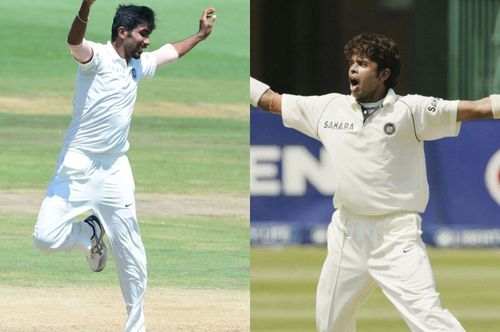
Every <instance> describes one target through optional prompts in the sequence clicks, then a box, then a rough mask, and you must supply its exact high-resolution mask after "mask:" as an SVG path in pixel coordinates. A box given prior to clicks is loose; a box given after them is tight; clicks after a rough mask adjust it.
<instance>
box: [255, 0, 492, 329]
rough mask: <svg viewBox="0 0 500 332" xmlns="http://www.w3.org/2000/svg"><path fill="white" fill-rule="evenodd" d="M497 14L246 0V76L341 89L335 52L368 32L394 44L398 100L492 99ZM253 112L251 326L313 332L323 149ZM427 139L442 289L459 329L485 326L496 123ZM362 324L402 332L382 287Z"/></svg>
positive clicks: (460, 5)
mask: <svg viewBox="0 0 500 332" xmlns="http://www.w3.org/2000/svg"><path fill="white" fill-rule="evenodd" d="M499 8H500V1H498V0H481V1H473V0H449V1H444V0H443V1H430V0H419V1H416V0H335V1H333V0H316V1H300V0H295V1H293V0H292V1H279V0H274V1H265V0H251V2H250V13H251V17H250V18H251V19H250V30H251V34H250V40H251V44H250V59H251V62H250V72H251V75H252V76H253V77H255V78H257V79H259V80H262V81H264V82H265V83H267V84H269V85H270V86H271V87H272V88H273V90H274V91H277V92H280V93H291V94H300V95H320V94H326V93H331V92H338V93H344V94H349V85H348V80H347V70H348V67H347V61H346V60H345V58H344V54H343V47H344V45H345V44H346V43H347V41H349V40H350V39H351V38H352V37H353V36H354V35H356V34H358V33H361V32H377V33H382V34H385V35H387V36H389V37H391V38H392V39H394V40H395V42H396V43H397V44H398V46H399V51H400V54H401V63H402V73H401V76H400V78H399V83H398V85H397V87H396V89H395V90H396V93H398V94H399V95H405V94H421V95H426V96H434V97H439V98H444V99H451V100H453V99H479V98H483V97H485V96H488V95H489V94H491V93H499V92H500V62H499V61H500V57H499V51H500V48H499V47H500V13H499ZM250 116H251V128H250V144H251V152H250V191H251V204H250V206H251V207H250V219H251V243H252V283H251V289H252V296H251V301H252V304H251V306H252V307H251V308H252V309H251V312H252V324H251V326H252V331H314V330H315V327H314V298H315V286H316V282H317V277H318V276H319V273H320V270H321V265H322V262H323V260H324V257H325V255H326V248H325V241H326V234H325V232H326V227H327V225H328V223H329V222H330V218H331V214H332V212H333V207H332V195H334V188H333V182H334V179H335V174H332V173H331V168H330V167H329V159H328V156H327V155H326V153H325V151H324V150H323V148H322V147H321V144H320V143H319V142H317V141H314V140H312V139H309V138H308V137H306V136H304V135H302V134H300V133H299V132H297V131H294V130H292V129H286V128H284V127H283V125H282V122H281V118H280V117H278V116H275V115H272V114H268V113H266V112H263V111H261V110H258V109H253V110H252V112H251V115H250ZM425 144H426V146H425V149H426V158H427V166H428V168H427V172H428V181H429V185H430V190H431V195H430V202H429V205H428V208H427V210H426V212H425V213H424V214H423V228H424V234H423V238H424V241H425V242H426V243H427V244H429V252H430V256H431V262H432V264H433V266H434V270H435V274H436V278H437V282H438V289H439V290H440V291H441V293H442V299H443V301H444V304H445V306H449V308H450V309H451V311H452V312H453V313H454V314H456V315H457V316H458V317H459V319H460V320H461V321H462V322H463V324H464V326H465V327H466V329H467V330H468V331H494V330H495V328H496V326H498V323H500V320H499V319H500V318H499V317H498V314H495V313H494V312H495V311H496V312H499V311H498V310H500V300H499V299H497V298H496V297H497V296H493V295H491V293H489V292H491V291H492V289H494V290H496V291H500V285H499V283H498V282H497V281H495V279H493V278H498V277H500V267H499V263H500V251H499V250H498V247H499V246H500V121H491V120H490V121H475V122H470V123H465V124H463V125H462V129H461V134H460V136H459V137H458V138H451V139H442V140H438V141H432V142H426V143H425ZM408 176H412V174H408ZM437 248H439V249H437ZM481 248H482V249H481ZM485 248H489V249H485ZM494 276H495V277H494ZM479 285H482V286H483V287H482V288H481V287H479ZM466 296H468V299H471V300H466ZM480 310H482V312H483V313H484V314H480V313H479V311H480ZM358 327H359V328H360V331H405V330H407V328H406V326H405V325H404V323H403V322H402V320H401V318H399V316H398V314H397V312H396V311H395V310H394V309H393V308H392V306H391V305H390V304H389V303H388V302H387V301H386V300H385V299H384V298H383V297H382V295H381V294H380V293H378V292H377V293H376V294H375V295H374V296H373V297H372V298H371V299H370V301H369V302H368V303H367V304H366V306H364V307H363V308H362V310H361V312H360V319H359V323H358Z"/></svg>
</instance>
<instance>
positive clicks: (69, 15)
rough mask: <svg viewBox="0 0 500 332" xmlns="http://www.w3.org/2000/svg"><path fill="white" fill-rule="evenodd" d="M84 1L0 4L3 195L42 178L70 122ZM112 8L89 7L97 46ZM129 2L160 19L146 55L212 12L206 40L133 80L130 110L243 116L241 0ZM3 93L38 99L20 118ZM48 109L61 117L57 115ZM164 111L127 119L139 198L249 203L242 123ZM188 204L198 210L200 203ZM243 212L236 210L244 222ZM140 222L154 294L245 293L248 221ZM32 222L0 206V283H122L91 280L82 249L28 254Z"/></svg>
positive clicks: (244, 19) (103, 276)
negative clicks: (176, 290) (73, 43)
mask: <svg viewBox="0 0 500 332" xmlns="http://www.w3.org/2000/svg"><path fill="white" fill-rule="evenodd" d="M80 3H81V1H77V0H68V1H56V0H47V1H34V2H33V1H28V0H19V1H16V2H15V3H14V2H9V1H2V2H0V20H1V21H2V29H0V39H1V40H2V42H3V43H4V45H6V47H3V48H1V49H0V57H1V58H2V61H3V65H2V66H1V67H0V77H2V80H0V149H1V151H2V152H1V153H0V190H7V189H13V190H19V189H22V190H31V189H34V190H40V191H41V190H44V189H45V188H46V186H47V184H48V182H49V180H50V177H51V175H52V172H53V169H54V167H55V162H56V160H57V155H58V153H59V150H60V147H61V143H62V138H63V136H64V133H65V131H66V128H67V127H68V124H69V121H70V116H71V96H72V94H73V84H74V80H75V73H76V68H77V64H76V62H75V61H74V60H73V59H72V57H71V55H70V54H69V51H68V48H67V46H66V36H67V33H68V30H69V27H70V24H71V22H72V20H73V18H74V17H75V14H76V12H77V10H78V8H79V6H80ZM120 3H122V1H103V0H97V1H96V3H95V4H94V6H93V7H92V12H91V15H90V23H89V25H88V30H87V35H86V37H87V39H90V40H93V41H96V42H102V43H105V42H106V41H107V40H108V39H109V38H110V27H111V20H112V17H113V15H114V11H115V8H116V7H117V5H118V4H120ZM136 3H138V4H144V5H148V6H150V7H152V8H153V9H154V10H155V11H156V13H157V20H158V21H157V29H156V30H155V31H154V33H153V34H152V35H151V46H150V49H151V50H154V49H156V48H158V47H160V46H161V45H163V44H164V43H166V42H169V41H171V42H175V41H178V40H180V39H183V38H185V37H188V36H190V35H192V34H194V33H195V32H196V31H197V29H198V19H199V17H200V15H201V13H202V10H203V9H204V8H206V7H210V6H213V7H215V8H216V9H217V17H218V19H217V22H216V25H215V27H214V30H213V33H212V35H211V36H210V38H209V39H207V40H206V41H204V42H203V43H201V44H199V45H198V46H197V47H196V48H195V49H194V50H193V51H192V52H191V53H190V54H188V55H186V56H185V57H183V58H182V59H181V60H179V61H178V62H175V63H173V64H171V65H169V66H167V67H165V68H161V69H160V70H158V72H157V75H156V77H155V78H153V79H150V80H145V81H144V82H141V83H142V84H141V85H140V87H139V97H138V108H139V109H144V108H145V107H147V106H144V105H147V102H151V101H154V102H157V103H158V104H159V105H160V108H161V107H162V105H164V104H162V103H166V102H168V103H170V104H168V105H169V107H179V108H181V109H182V107H183V105H188V106H191V107H192V106H193V105H197V104H200V105H216V106H214V107H218V106H221V105H226V108H231V107H233V108H234V109H235V112H236V113H237V112H240V114H241V106H242V105H246V104H247V100H248V71H249V69H248V68H249V43H248V40H249V37H248V35H249V24H248V22H249V17H248V12H249V10H248V6H249V5H248V2H245V1H222V0H214V1H206V0H190V1H161V0H152V1H137V2H136ZM9 98H17V99H18V100H20V102H21V103H22V101H26V102H28V101H32V100H38V101H40V102H39V103H38V104H36V106H35V107H33V108H32V109H30V110H28V111H22V112H21V111H19V109H21V108H22V107H20V108H19V109H17V107H16V104H15V103H14V104H7V102H6V100H7V99H9ZM17 99H16V100H17ZM172 103H173V104H172ZM62 104H63V105H62ZM61 105H62V106H61ZM165 105H166V104H165ZM172 105H173V106H172ZM200 107H203V106H200ZM53 108H58V109H59V108H61V109H62V111H58V112H56V114H53V112H51V111H52V110H53ZM238 108H240V109H238ZM160 113H161V112H160ZM166 114H167V115H162V114H159V115H141V114H138V115H134V118H133V120H132V128H131V133H130V136H129V141H130V143H131V149H130V151H129V153H128V156H129V159H130V161H131V165H132V169H133V172H134V176H135V182H136V191H137V192H141V193H169V194H177V195H194V194H196V195H199V196H203V195H205V196H207V197H214V199H216V198H217V197H220V200H224V197H226V196H231V197H245V196H247V195H248V183H249V181H248V179H249V175H248V173H249V172H248V136H249V125H248V121H247V119H246V118H245V117H244V116H241V115H240V116H228V117H222V118H219V117H214V116H210V117H204V116H199V115H196V114H194V115H193V114H191V115H189V116H171V115H168V114H169V112H168V109H167V110H166ZM42 198H43V194H42V197H40V201H35V202H28V203H27V204H33V205H34V206H39V204H40V202H41V199H42ZM160 203H161V202H160ZM192 208H193V211H196V206H193V207H192ZM245 213H246V211H241V215H242V216H244V215H245ZM139 219H140V227H141V233H142V236H143V241H144V243H145V246H146V251H147V255H148V260H149V261H148V269H149V286H150V287H181V288H183V287H185V288H221V289H243V290H244V289H248V287H249V267H248V265H249V250H248V232H249V225H248V220H247V219H245V218H244V217H230V216H227V217H224V216H223V217H220V218H219V217H217V218H216V217H210V216H200V215H198V216H197V215H196V213H193V212H192V211H191V212H190V211H186V216H185V217H176V218H159V217H152V216H145V217H141V215H139ZM35 221H36V215H34V214H33V213H23V212H19V213H16V214H13V213H6V212H2V211H0V266H2V268H0V287H5V286H6V287H9V286H21V287H56V286H60V285H62V286H68V287H70V286H71V285H81V284H86V283H88V282H95V285H99V286H109V287H118V282H117V276H116V271H115V269H114V267H113V264H112V263H111V264H110V266H111V267H110V268H106V269H105V270H104V271H103V272H102V273H99V274H93V273H89V270H88V266H87V264H86V262H85V259H84V257H82V255H81V254H79V253H69V254H65V253H61V254H54V255H50V256H46V255H44V254H43V253H41V252H40V251H38V250H36V249H35V247H34V246H33V243H32V238H31V232H32V229H33V226H34V223H35ZM6 267H8V268H6ZM0 330H1V326H0Z"/></svg>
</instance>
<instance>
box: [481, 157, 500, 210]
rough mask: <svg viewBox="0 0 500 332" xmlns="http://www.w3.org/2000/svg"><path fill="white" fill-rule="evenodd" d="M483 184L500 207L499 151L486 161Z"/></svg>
mask: <svg viewBox="0 0 500 332" xmlns="http://www.w3.org/2000/svg"><path fill="white" fill-rule="evenodd" d="M484 182H485V184H486V188H487V189H488V192H489V193H490V195H491V197H493V199H494V200H495V202H497V203H498V205H500V150H498V151H497V152H495V153H494V154H493V156H491V158H490V160H489V161H488V165H486V171H485V174H484Z"/></svg>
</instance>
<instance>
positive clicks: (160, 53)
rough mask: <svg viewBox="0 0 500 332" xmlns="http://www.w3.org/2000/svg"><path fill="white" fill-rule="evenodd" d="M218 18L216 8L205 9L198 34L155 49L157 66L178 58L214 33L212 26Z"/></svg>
mask: <svg viewBox="0 0 500 332" xmlns="http://www.w3.org/2000/svg"><path fill="white" fill-rule="evenodd" d="M216 18H217V16H215V8H207V9H205V10H204V11H203V13H202V14H201V18H200V25H199V29H198V32H197V33H196V34H194V35H192V36H191V37H188V38H186V39H183V40H181V41H178V42H175V43H168V44H165V45H163V46H162V47H160V48H159V49H157V50H156V51H153V54H154V55H155V56H156V66H157V67H160V66H163V65H165V64H167V63H169V62H172V61H174V60H177V59H178V58H180V57H181V56H183V55H184V54H186V53H188V52H189V51H190V50H191V49H193V47H195V46H196V45H197V44H198V43H199V42H201V41H202V40H205V39H206V38H207V37H208V36H209V35H210V33H212V27H213V25H214V22H215V20H216Z"/></svg>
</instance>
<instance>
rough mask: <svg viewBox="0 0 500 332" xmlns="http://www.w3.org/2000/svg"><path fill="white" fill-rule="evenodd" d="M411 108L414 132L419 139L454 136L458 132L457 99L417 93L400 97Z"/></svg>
mask: <svg viewBox="0 0 500 332" xmlns="http://www.w3.org/2000/svg"><path fill="white" fill-rule="evenodd" d="M402 100H403V101H404V102H405V103H407V104H408V106H409V107H410V109H411V112H412V117H413V121H414V124H415V132H416V134H417V137H418V138H419V139H421V140H434V139H439V138H443V137H454V136H457V135H458V134H459V133H460V122H457V109H458V102H459V101H458V100H453V101H450V100H444V99H439V98H434V97H424V96H419V95H411V96H406V97H404V98H403V99H402Z"/></svg>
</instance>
